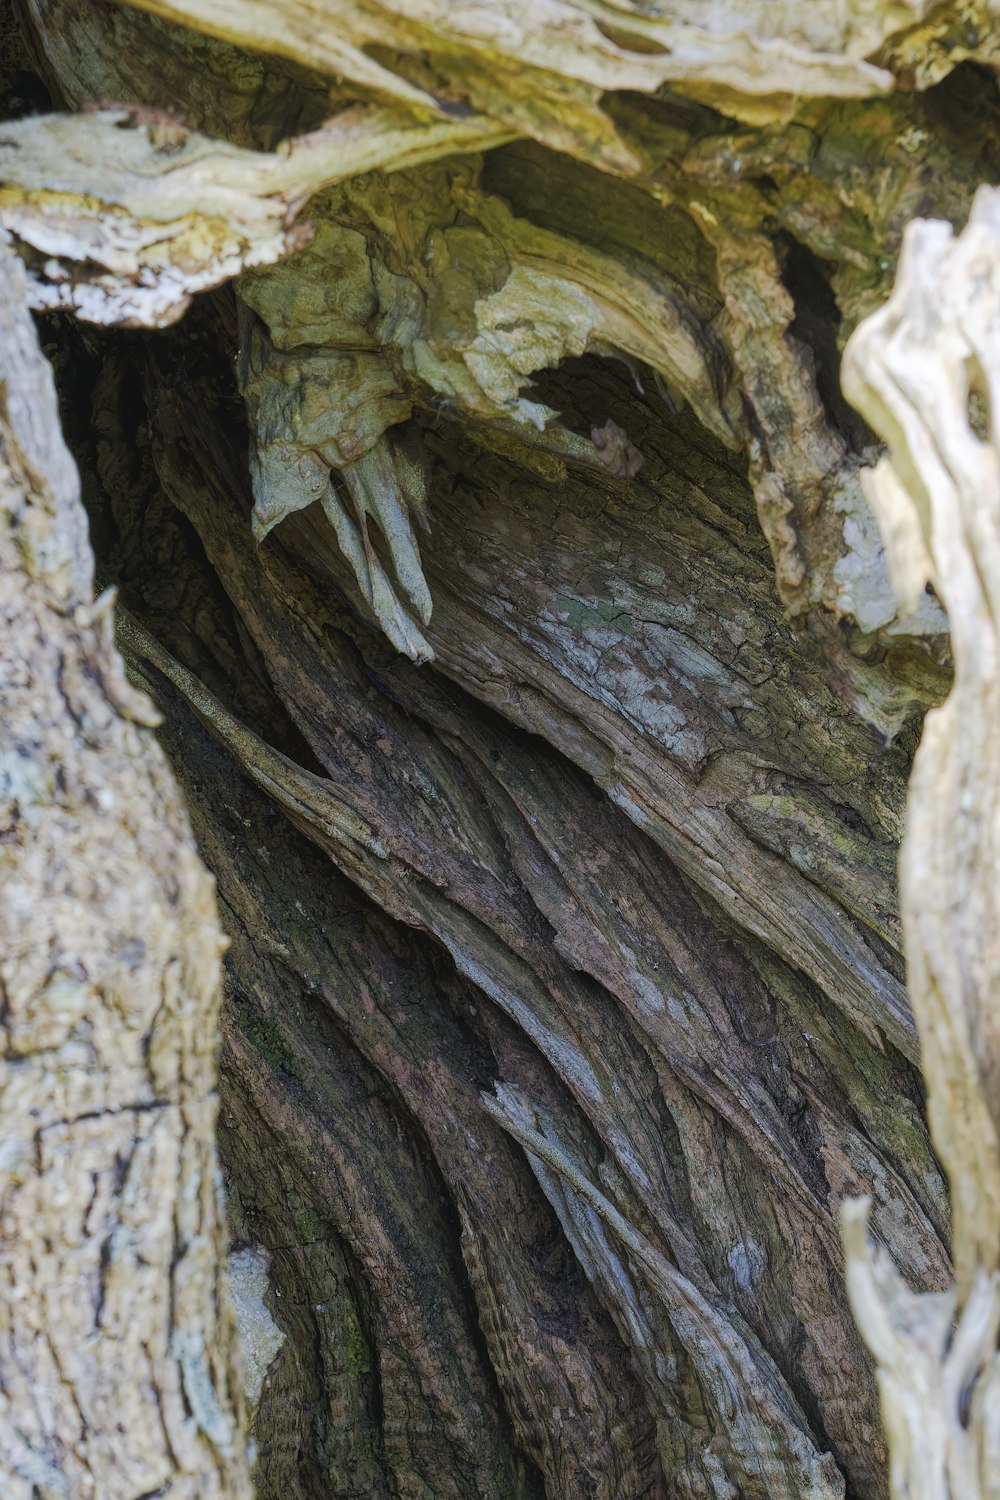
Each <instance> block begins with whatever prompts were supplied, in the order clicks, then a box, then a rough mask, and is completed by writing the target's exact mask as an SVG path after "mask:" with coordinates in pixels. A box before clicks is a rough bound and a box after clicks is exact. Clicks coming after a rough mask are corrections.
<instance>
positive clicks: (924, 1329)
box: [844, 188, 1000, 1500]
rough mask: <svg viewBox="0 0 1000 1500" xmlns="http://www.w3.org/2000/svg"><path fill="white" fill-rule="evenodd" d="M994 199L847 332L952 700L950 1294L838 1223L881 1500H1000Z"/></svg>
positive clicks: (984, 191) (921, 240) (919, 883)
mask: <svg viewBox="0 0 1000 1500" xmlns="http://www.w3.org/2000/svg"><path fill="white" fill-rule="evenodd" d="M998 248H1000V196H998V194H997V192H996V190H995V189H993V188H981V189H980V191H979V193H978V194H977V195H976V199H975V202H974V204H973V208H972V213H971V214H970V216H969V223H968V225H967V226H966V228H965V230H964V231H963V233H962V234H961V235H960V236H959V237H957V238H955V237H954V235H953V232H952V228H951V226H950V225H949V224H943V223H933V222H931V223H924V222H920V221H917V222H916V223H914V224H913V225H911V226H910V228H909V229H908V231H907V234H906V238H905V241H904V246H903V255H902V258H901V260H900V266H899V275H898V279H897V284H896V288H895V290H894V292H893V295H892V297H891V299H890V300H889V302H888V303H887V304H886V306H885V307H884V308H883V309H882V310H881V311H880V312H879V313H877V314H875V315H873V316H872V317H870V318H868V319H867V321H866V322H865V323H863V324H862V325H861V327H860V328H859V329H858V330H857V332H856V333H855V335H854V339H853V340H852V343H851V345H850V346H849V348H848V358H847V361H846V365H845V389H846V390H847V392H848V394H849V395H850V397H851V399H852V400H853V401H854V402H855V403H856V404H857V405H858V407H859V408H860V409H861V410H862V411H863V412H864V413H865V415H866V416H867V417H868V418H869V420H870V421H871V422H872V424H873V425H874V426H875V428H876V430H877V431H879V432H880V433H882V434H883V436H884V437H885V438H886V441H887V443H888V445H889V451H888V453H887V454H886V455H885V456H884V457H883V458H882V459H881V460H880V462H879V464H878V465H877V467H876V468H875V469H874V470H872V471H871V472H870V473H869V474H868V476H867V485H866V488H867V491H868V493H869V495H870V497H871V500H872V503H873V505H874V506H875V507H876V508H877V511H878V514H879V516H880V518H881V520H882V527H883V532H884V534H885V536H886V538H887V544H888V545H889V548H890V559H891V564H892V568H893V574H894V577H895V578H896V580H897V585H898V588H899V590H900V593H901V594H902V595H907V594H908V595H909V596H911V597H913V596H915V595H917V594H919V593H922V592H923V590H924V588H925V587H926V586H927V584H928V583H932V584H933V585H934V587H935V589H936V590H937V592H938V593H939V595H940V596H941V599H942V601H943V602H944V604H945V605H946V607H947V609H948V618H949V622H950V625H951V636H952V642H953V646H954V652H955V682H954V685H953V687H952V689H951V692H950V693H949V695H948V699H947V701H946V702H945V703H944V704H943V705H942V706H941V707H940V708H938V709H936V710H935V711H934V712H933V713H931V714H929V715H928V716H927V719H926V721H925V723H924V731H923V736H922V738H921V742H920V748H919V750H918V752H917V756H916V760H915V762H914V767H913V775H912V777H911V780H910V788H909V796H908V801H907V815H906V828H905V833H904V837H903V845H902V850H901V855H900V879H901V895H902V908H903V912H902V914H903V923H904V932H905V938H906V955H907V972H908V977H909V984H910V995H911V999H912V1003H913V1008H914V1011H915V1014H916V1019H917V1023H918V1025H919V1028H920V1036H921V1044H922V1062H923V1072H924V1077H925V1079H926V1081H927V1092H928V1106H927V1107H928V1116H929V1119H930V1124H931V1129H932V1132H933V1136H934V1141H935V1144H936V1145H937V1148H938V1151H939V1152H940V1155H941V1160H942V1162H943V1164H944V1167H945V1170H946V1171H947V1173H948V1183H949V1189H950V1196H951V1206H952V1215H953V1222H954V1257H955V1276H956V1284H955V1287H954V1289H950V1290H949V1291H948V1293H946V1294H945V1295H939V1296H928V1295H927V1294H924V1295H923V1296H915V1295H914V1294H913V1292H912V1291H910V1289H909V1288H908V1287H907V1286H906V1284H905V1282H904V1281H903V1280H902V1278H901V1277H900V1276H899V1274H898V1272H897V1271H896V1269H895V1268H894V1267H893V1265H892V1261H891V1259H890V1257H889V1256H888V1255H886V1253H885V1251H884V1250H879V1251H875V1250H874V1249H873V1247H872V1246H871V1245H870V1244H868V1242H867V1240H866V1233H865V1231H866V1211H867V1204H866V1201H865V1200H862V1201H861V1202H860V1203H855V1204H853V1205H850V1206H849V1207H848V1208H845V1220H844V1237H845V1243H846V1245H847V1249H848V1274H849V1277H850V1285H851V1292H852V1299H853V1302H854V1306H855V1309H856V1312H857V1317H858V1324H859V1327H860V1328H861V1330H862V1332H863V1334H864V1335H865V1338H866V1340H867V1342H868V1344H869V1347H870V1348H871V1350H872V1353H873V1354H874V1355H875V1358H876V1360H877V1361H878V1378H879V1388H880V1391H881V1394H882V1406H883V1413H884V1418H885V1423H886V1430H887V1432H888V1435H889V1440H890V1457H891V1474H892V1489H893V1494H894V1495H895V1496H898V1497H900V1500H903V1497H908V1500H909V1497H912V1500H918V1497H923V1496H926V1497H928V1500H930V1497H931V1496H942V1495H947V1496H954V1497H958V1496H959V1495H961V1496H968V1497H969V1500H975V1497H978V1496H996V1495H998V1494H1000V1471H998V1468H997V1459H998V1444H997V1437H996V1426H995V1422H996V1403H997V1393H998V1390H1000V1356H998V1354H997V1330H998V1327H1000V1271H998V1264H1000V1022H998V999H1000V954H998V952H997V939H996V934H997V919H998V915H1000V886H998V881H997V870H998V864H1000V795H998V791H997V781H998V778H997V767H996V757H997V743H998V730H1000V660H998V637H997V624H996V614H997V595H998V589H1000V522H998V515H997V506H998V500H1000V448H998V442H1000V425H998V421H997V405H996V403H997V398H998V394H1000V360H998V356H997V336H998V333H1000V276H998V272H997V253H998Z"/></svg>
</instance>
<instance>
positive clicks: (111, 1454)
mask: <svg viewBox="0 0 1000 1500" xmlns="http://www.w3.org/2000/svg"><path fill="white" fill-rule="evenodd" d="M25 299H26V287H25V276H24V272H23V269H22V267H21V265H20V263H19V261H18V260H17V259H16V258H15V257H14V256H12V255H11V254H10V252H9V250H7V249H6V248H0V367H2V382H3V401H2V404H0V461H2V468H0V612H2V617H3V625H4V639H5V642H6V646H5V649H4V651H3V652H2V653H0V825H2V830H3V832H2V837H0V995H2V1000H3V1009H2V1032H0V1038H2V1039H0V1085H2V1086H0V1140H2V1142H3V1147H2V1173H0V1179H2V1181H0V1268H2V1276H3V1285H4V1293H3V1297H2V1299H0V1384H2V1395H0V1487H2V1490H3V1493H4V1495H5V1496H10V1497H11V1500H32V1497H35V1496H44V1497H46V1500H48V1497H52V1500H55V1497H58V1496H67V1495H72V1496H80V1497H81V1500H89V1497H92V1500H118V1497H121V1500H127V1497H132V1496H135V1495H137V1494H152V1493H156V1494H157V1495H162V1496H164V1497H167V1496H169V1497H170V1500H184V1497H188V1500H196V1497H197V1500H207V1497H212V1500H240V1497H244V1496H247V1495H248V1494H249V1477H248V1464H247V1455H246V1451H245V1450H246V1440H245V1437H244V1433H243V1431H242V1395H241V1392H240V1388H239V1380H238V1376H237V1367H236V1363H235V1347H234V1327H233V1322H232V1316H231V1313H230V1311H229V1308H228V1304H227V1301H226V1294H225V1279H224V1269H223V1268H224V1255H225V1235H224V1226H223V1217H222V1202H221V1195H220V1192H219V1180H218V1165H217V1160H216V1154H215V1140H214V1130H215V1116H216V1096H215V1061H214V1034H215V1028H216V1026H217V1017H218V1005H219V998H220V983H219V981H220V962H219V960H220V955H221V952H222V948H223V938H222V933H221V930H220V928H219V923H218V917H217V914H216V908H215V901H214V892H213V883H212V880H211V877H210V876H209V875H208V873H207V872H206V870H205V869H204V867H203V866H202V864H201V862H200V861H199V859H198V857H197V855H196V853H195V851H194V848H193V845H192V841H191V832H190V826H189V824H188V821H187V817H186V814H185V812H184V810H183V808H182V806H181V803H180V800H179V798H178V795H177V791H176V787H175V785H174V783H173V780H172V777H171V776H170V773H169V770H168V769H167V765H166V762H165V760H164V757H163V754H162V751H161V750H160V749H159V747H158V746H157V745H156V743H155V741H154V739H153V737H152V735H151V733H150V731H149V728H148V726H149V725H150V724H152V723H155V722H157V721H158V716H157V715H156V714H155V712H154V711H153V708H152V705H151V704H150V703H149V701H148V699H147V698H145V697H144V696H142V695H141V694H139V693H137V692H135V690H134V689H132V688H131V687H130V686H129V685H128V683H127V681H126V679H125V676H124V672H123V669H122V665H121V661H120V658H119V657H118V654H117V652H116V650H115V646H114V640H113V626H112V599H111V598H110V597H109V596H108V595H107V594H104V595H102V596H101V598H100V599H98V600H97V601H96V602H95V601H94V598H93V590H92V558H91V553H90V544H89V541H88V538H87V528H86V520H85V516H84V512H83V508H82V506H81V504H80V496H79V483H78V480H77V474H76V470H75V468H74V465H73V461H72V459H71V457H70V455H69V453H68V451H67V449H66V447H65V445H64V443H63V440H62V436H61V433H60V431H59V422H58V416H57V411H56V401H55V392H54V389H53V385H52V378H51V372H50V370H49V367H48V365H47V363H46V362H45V360H44V359H43V357H42V355H41V354H40V352H39V349H38V345H37V341H36V338H35V333H34V330H33V328H32V326H31V320H30V318H29V316H28V312H27V308H26V305H25ZM143 726H147V727H143Z"/></svg>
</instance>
